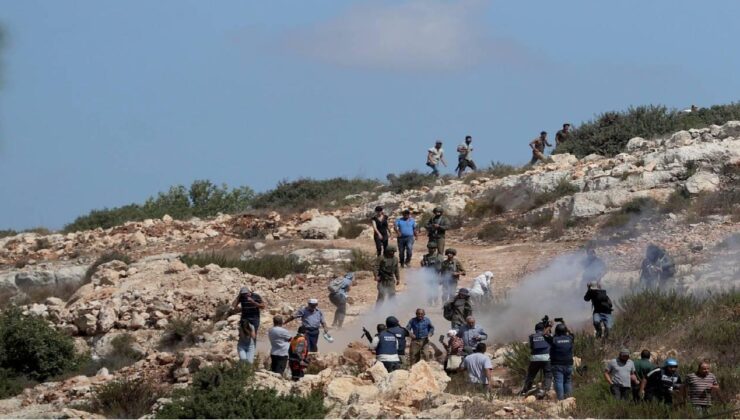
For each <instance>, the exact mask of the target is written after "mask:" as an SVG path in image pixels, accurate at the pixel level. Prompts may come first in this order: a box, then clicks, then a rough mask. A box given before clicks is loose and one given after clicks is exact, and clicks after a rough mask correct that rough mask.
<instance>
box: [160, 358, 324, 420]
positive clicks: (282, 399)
mask: <svg viewBox="0 0 740 420" xmlns="http://www.w3.org/2000/svg"><path fill="white" fill-rule="evenodd" d="M253 375H254V372H253V371H252V369H251V367H250V366H248V365H246V364H241V363H240V364H237V365H235V366H226V365H222V366H216V367H206V368H204V369H201V370H200V371H199V372H198V373H196V374H195V376H194V377H193V384H192V385H191V386H190V387H188V388H187V389H184V390H179V391H175V393H174V394H173V395H172V402H170V403H167V404H165V405H164V406H163V407H162V408H161V409H160V410H159V411H158V412H157V413H156V416H157V418H164V419H192V418H224V419H230V418H249V419H262V418H275V419H288V418H301V419H303V418H309V419H310V418H324V416H325V415H326V413H327V411H328V410H327V408H326V407H324V400H323V395H322V393H321V392H320V391H316V392H314V393H312V394H310V395H309V396H307V397H301V396H294V395H287V396H280V395H278V394H277V392H276V391H275V390H274V389H259V388H255V387H254V386H253V385H251V384H253V382H254V381H253V379H252V377H253Z"/></svg>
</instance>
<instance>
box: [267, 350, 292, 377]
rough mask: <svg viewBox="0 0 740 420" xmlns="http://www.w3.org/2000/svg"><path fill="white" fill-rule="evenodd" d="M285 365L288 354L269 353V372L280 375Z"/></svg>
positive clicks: (286, 364)
mask: <svg viewBox="0 0 740 420" xmlns="http://www.w3.org/2000/svg"><path fill="white" fill-rule="evenodd" d="M286 366H288V356H276V355H274V354H271V355H270V372H275V373H277V374H279V375H282V374H283V372H285V367H286Z"/></svg>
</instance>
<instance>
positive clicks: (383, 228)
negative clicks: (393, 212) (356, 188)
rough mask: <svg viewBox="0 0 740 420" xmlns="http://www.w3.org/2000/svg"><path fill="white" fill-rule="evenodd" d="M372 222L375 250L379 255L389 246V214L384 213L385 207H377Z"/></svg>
mask: <svg viewBox="0 0 740 420" xmlns="http://www.w3.org/2000/svg"><path fill="white" fill-rule="evenodd" d="M370 223H372V225H373V240H374V241H375V252H376V254H377V256H378V257H379V256H381V255H382V254H383V251H385V249H386V248H388V216H386V215H385V213H383V207H381V206H377V207H375V214H374V215H373V217H372V219H370Z"/></svg>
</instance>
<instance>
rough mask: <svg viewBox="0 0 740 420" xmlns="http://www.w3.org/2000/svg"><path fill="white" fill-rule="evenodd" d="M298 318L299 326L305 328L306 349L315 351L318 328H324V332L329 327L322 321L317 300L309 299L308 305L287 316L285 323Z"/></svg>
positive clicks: (317, 342)
mask: <svg viewBox="0 0 740 420" xmlns="http://www.w3.org/2000/svg"><path fill="white" fill-rule="evenodd" d="M296 318H300V319H301V326H302V327H303V328H304V330H305V332H306V333H305V334H306V340H308V351H310V352H317V351H319V328H320V327H321V328H323V329H324V333H327V334H328V333H329V328H327V326H326V322H325V321H324V314H323V313H322V312H321V310H319V300H318V299H309V300H308V306H305V307H303V308H301V309H299V310H298V311H296V313H295V314H293V315H291V316H289V317H288V319H287V320H285V323H286V324H287V323H288V322H290V321H292V320H294V319H296Z"/></svg>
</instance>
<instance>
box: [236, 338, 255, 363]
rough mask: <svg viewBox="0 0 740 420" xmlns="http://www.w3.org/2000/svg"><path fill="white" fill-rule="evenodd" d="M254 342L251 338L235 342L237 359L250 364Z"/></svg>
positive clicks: (252, 357) (252, 360)
mask: <svg viewBox="0 0 740 420" xmlns="http://www.w3.org/2000/svg"><path fill="white" fill-rule="evenodd" d="M256 347H257V346H255V342H254V340H252V339H248V340H239V341H238V342H237V343H236V351H237V353H239V360H241V361H242V362H247V363H249V364H252V362H254V353H255V348H256Z"/></svg>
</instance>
